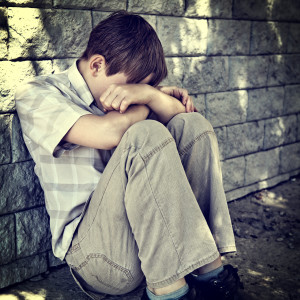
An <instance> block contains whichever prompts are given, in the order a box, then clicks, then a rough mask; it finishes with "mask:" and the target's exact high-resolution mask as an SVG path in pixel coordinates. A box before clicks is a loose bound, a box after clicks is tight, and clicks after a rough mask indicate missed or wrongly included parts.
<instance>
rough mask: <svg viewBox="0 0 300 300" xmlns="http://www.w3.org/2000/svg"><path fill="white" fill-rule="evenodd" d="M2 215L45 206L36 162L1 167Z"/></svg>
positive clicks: (0, 208)
mask: <svg viewBox="0 0 300 300" xmlns="http://www.w3.org/2000/svg"><path fill="white" fill-rule="evenodd" d="M0 182H1V185H0V215H1V214H6V213H10V212H14V211H19V210H21V209H26V208H30V207H35V206H37V205H43V204H44V193H43V191H42V189H41V187H40V184H39V180H38V178H37V176H36V175H35V173H34V162H33V161H27V162H23V163H17V164H8V165H2V166H0Z"/></svg>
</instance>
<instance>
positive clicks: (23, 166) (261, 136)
mask: <svg viewBox="0 0 300 300" xmlns="http://www.w3.org/2000/svg"><path fill="white" fill-rule="evenodd" d="M119 9H126V10H128V11H132V12H137V13H139V14H142V15H143V16H144V17H145V18H146V19H147V20H148V21H149V22H150V23H151V24H152V25H153V27H154V28H155V29H156V30H157V32H158V35H159V37H160V39H161V41H162V44H163V46H164V49H165V53H166V57H167V63H168V67H169V77H168V79H167V80H166V81H165V84H172V85H178V86H183V87H185V88H187V89H188V90H189V92H190V93H191V94H192V95H193V96H194V99H195V103H196V107H197V108H198V110H199V111H200V112H201V113H202V114H203V115H205V116H206V117H207V118H208V119H209V120H210V121H211V123H212V124H213V126H214V127H215V131H216V133H217V136H218V139H219V146H220V153H221V159H222V167H223V177H224V186H225V190H226V193H227V197H228V201H230V200H233V199H237V198H239V197H242V196H244V195H246V194H248V193H250V192H254V191H257V190H259V189H263V188H266V187H269V186H273V185H275V184H277V183H279V182H282V181H284V180H288V179H289V178H290V177H291V176H293V175H296V174H299V173H300V172H299V171H300V155H299V154H300V153H299V152H300V122H299V121H300V101H299V100H300V99H299V98H300V46H299V42H300V2H299V1H298V0H247V1H245V0H165V1H163V0H160V1H159V0H110V1H107V0H81V1H74V0H6V1H1V2H0V95H1V101H0V133H1V135H0V179H1V183H0V237H1V239H0V288H1V287H5V286H8V285H11V284H13V283H15V282H19V281H22V280H25V279H27V278H30V277H32V276H35V275H37V274H40V273H42V272H45V271H46V270H47V269H48V268H49V267H51V266H55V265H57V264H59V262H58V261H57V260H56V259H54V257H53V255H52V252H51V246H50V233H49V229H48V216H47V213H46V211H45V208H44V199H43V192H42V190H41V188H40V186H39V183H38V180H37V178H36V177H35V175H34V170H33V168H34V163H33V161H32V160H31V158H30V155H29V154H28V152H27V149H26V147H25V146H24V144H23V139H22V136H21V130H20V124H19V120H18V117H17V115H16V111H15V103H14V100H13V95H14V90H15V87H16V86H18V85H19V84H21V82H22V81H23V80H24V79H27V78H29V77H32V76H35V75H39V74H47V73H51V72H57V71H58V70H62V69H65V68H67V67H68V66H69V65H70V64H71V63H72V62H73V61H74V59H75V58H76V57H77V56H78V55H79V54H80V53H81V52H82V51H83V49H84V46H85V44H86V42H87V39H88V35H89V32H90V30H91V28H92V27H93V26H94V25H95V24H97V22H98V21H99V20H101V19H102V18H104V17H106V16H107V15H108V14H109V13H110V12H112V11H116V10H119Z"/></svg>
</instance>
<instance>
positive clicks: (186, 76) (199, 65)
mask: <svg viewBox="0 0 300 300" xmlns="http://www.w3.org/2000/svg"><path fill="white" fill-rule="evenodd" d="M182 62H183V65H181V66H180V68H181V69H183V71H182V72H183V77H182V84H183V86H184V87H185V88H186V89H187V90H189V91H190V93H193V94H196V93H207V92H208V93H209V92H219V91H224V90H226V88H227V87H228V58H227V57H218V56H214V57H184V58H182Z"/></svg>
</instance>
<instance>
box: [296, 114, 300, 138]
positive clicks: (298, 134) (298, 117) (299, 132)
mask: <svg viewBox="0 0 300 300" xmlns="http://www.w3.org/2000/svg"><path fill="white" fill-rule="evenodd" d="M297 125H298V126H297V127H298V129H297V141H300V114H298V115H297Z"/></svg>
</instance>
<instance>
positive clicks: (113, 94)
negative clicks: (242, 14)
mask: <svg viewBox="0 0 300 300" xmlns="http://www.w3.org/2000/svg"><path fill="white" fill-rule="evenodd" d="M170 94H171V93H169V92H168V93H167V92H163V91H160V90H159V89H156V88H154V87H152V86H150V85H147V84H112V85H111V86H110V87H109V88H108V89H107V90H106V91H105V92H104V93H103V95H102V96H101V98H100V102H101V105H102V106H103V108H104V109H105V110H106V111H111V110H116V111H119V112H121V113H124V112H125V111H126V110H127V109H128V107H129V106H130V105H132V104H145V105H148V106H149V107H150V109H151V110H152V111H153V112H154V113H155V114H156V115H157V116H158V120H159V121H160V122H162V123H167V122H168V121H169V120H170V119H171V118H172V117H174V116H175V115H177V114H179V113H183V112H186V107H185V105H183V104H182V103H181V101H179V100H178V99H177V98H176V97H173V96H170Z"/></svg>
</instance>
